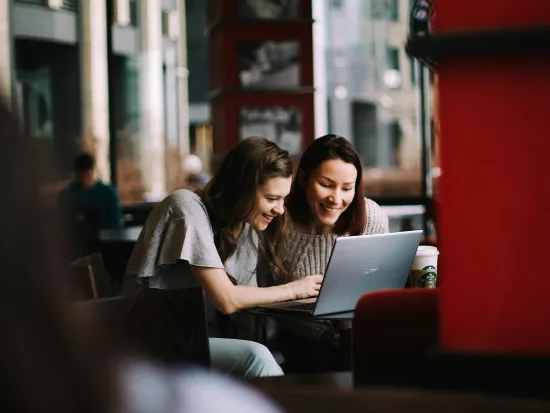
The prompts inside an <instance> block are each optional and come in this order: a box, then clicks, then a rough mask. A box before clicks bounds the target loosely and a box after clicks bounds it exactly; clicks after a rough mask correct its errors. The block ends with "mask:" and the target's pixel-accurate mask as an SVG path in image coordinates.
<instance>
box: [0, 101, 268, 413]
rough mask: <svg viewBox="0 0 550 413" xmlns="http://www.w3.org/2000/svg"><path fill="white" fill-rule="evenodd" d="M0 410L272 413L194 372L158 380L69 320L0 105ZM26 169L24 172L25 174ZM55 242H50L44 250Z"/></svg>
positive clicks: (258, 400)
mask: <svg viewBox="0 0 550 413" xmlns="http://www.w3.org/2000/svg"><path fill="white" fill-rule="evenodd" d="M0 127H1V129H2V132H3V139H2V140H1V141H0V145H1V150H0V158H1V159H0V191H1V193H2V194H3V199H2V205H1V208H2V209H1V212H2V213H1V214H0V228H1V230H2V236H3V239H4V241H5V245H6V246H5V248H2V249H0V260H1V262H2V266H3V269H2V274H1V277H2V288H1V289H0V331H2V334H1V337H0V372H1V373H0V386H1V388H2V392H1V395H0V405H1V406H2V410H3V411H6V412H23V413H39V412H40V413H42V412H56V413H74V412H79V413H119V412H120V413H162V412H176V413H177V412H205V413H206V412H219V411H227V412H241V413H245V412H246V413H247V412H276V411H278V408H277V407H275V406H274V405H273V404H272V403H271V402H269V401H268V400H267V399H265V398H264V397H262V396H260V395H259V394H257V393H255V392H253V391H252V390H250V389H248V388H246V387H244V386H242V385H240V384H238V383H235V382H233V381H231V380H229V379H227V378H224V377H220V376H217V375H215V374H213V373H210V372H208V371H202V370H193V369H190V370H167V369H163V368H160V367H158V366H156V365H154V364H151V363H149V362H147V361H145V360H140V359H138V358H135V357H129V356H128V355H123V354H121V353H119V352H115V351H114V348H113V347H111V346H110V345H109V341H108V340H105V337H104V336H103V335H102V332H101V331H100V329H99V326H98V325H97V324H95V323H94V320H93V319H92V318H90V317H89V314H88V315H86V314H85V313H84V312H81V311H74V307H73V306H74V303H71V302H70V300H69V298H70V297H72V294H71V289H72V285H71V276H70V274H69V273H68V265H67V262H68V261H66V260H65V256H64V251H62V248H61V245H63V243H62V241H60V240H59V234H60V232H59V231H52V230H51V228H53V227H54V226H52V224H51V222H48V221H47V220H45V219H44V214H45V212H44V211H43V209H42V208H41V196H40V194H39V189H38V186H39V184H41V182H39V179H41V178H42V177H43V176H45V175H44V172H46V171H47V169H48V168H44V167H42V166H41V165H40V162H38V157H37V156H36V154H35V152H34V150H33V149H34V148H33V145H32V143H31V141H30V140H29V139H28V138H26V137H23V136H22V135H21V134H20V131H19V130H18V122H17V121H16V120H15V119H14V117H13V116H12V115H11V114H10V113H9V112H8V110H7V109H6V108H5V106H3V105H1V104H0ZM29 165H32V167H29ZM52 240H56V242H52Z"/></svg>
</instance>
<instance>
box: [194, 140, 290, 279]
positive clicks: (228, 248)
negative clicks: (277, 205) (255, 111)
mask: <svg viewBox="0 0 550 413" xmlns="http://www.w3.org/2000/svg"><path fill="white" fill-rule="evenodd" d="M291 176H292V162H291V159H290V155H289V153H288V152H287V151H285V150H283V149H281V148H279V147H278V146H277V145H276V144H275V143H273V142H271V141H269V140H267V139H265V138H260V137H251V138H247V139H244V140H243V141H241V142H240V143H239V144H238V145H237V146H235V147H234V148H233V149H232V150H231V151H229V153H228V154H227V155H226V156H225V158H224V159H223V161H222V163H221V165H220V167H219V168H218V170H217V171H216V173H215V175H214V176H213V178H212V179H211V180H210V182H209V183H208V184H207V185H206V187H205V188H204V189H203V190H199V191H197V193H198V194H199V196H200V197H201V198H202V200H203V201H204V203H205V205H206V207H207V208H208V210H209V214H210V219H211V221H212V226H213V228H214V233H215V234H214V236H215V240H216V246H217V248H218V252H219V254H220V258H221V259H222V261H225V260H227V259H228V258H229V257H230V256H231V255H232V254H233V252H234V251H235V249H236V247H237V239H236V238H235V237H234V236H233V234H234V233H235V231H236V230H238V229H239V228H240V227H241V225H242V223H243V222H244V221H245V220H246V218H247V217H248V215H249V214H250V213H251V212H252V209H253V208H254V203H255V202H256V192H257V191H258V188H259V187H260V186H262V185H264V184H265V183H266V182H267V180H269V179H272V178H288V177H291ZM286 232H287V217H286V214H283V215H279V216H277V217H275V218H273V220H272V222H271V223H270V224H269V225H268V227H267V229H266V230H265V236H263V234H262V236H261V237H260V239H262V240H263V245H262V246H263V248H262V252H263V253H264V254H265V255H266V258H267V259H268V261H269V262H270V263H271V264H273V265H275V266H276V267H277V268H278V269H279V270H280V271H281V272H282V273H283V274H286V272H285V271H284V269H283V267H282V265H281V262H280V257H281V253H282V240H283V238H284V237H285V235H286Z"/></svg>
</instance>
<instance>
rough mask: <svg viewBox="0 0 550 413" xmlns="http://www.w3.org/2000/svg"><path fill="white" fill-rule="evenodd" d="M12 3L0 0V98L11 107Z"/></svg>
mask: <svg viewBox="0 0 550 413" xmlns="http://www.w3.org/2000/svg"><path fill="white" fill-rule="evenodd" d="M9 3H10V2H9V1H8V0H0V97H1V98H2V99H3V100H4V101H5V103H6V104H8V105H11V85H12V83H11V36H10V4H9Z"/></svg>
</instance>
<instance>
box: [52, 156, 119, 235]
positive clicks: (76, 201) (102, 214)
mask: <svg viewBox="0 0 550 413" xmlns="http://www.w3.org/2000/svg"><path fill="white" fill-rule="evenodd" d="M73 171H74V175H75V179H74V181H73V182H71V183H70V184H69V186H68V187H67V188H65V189H64V190H63V191H61V193H60V194H59V199H58V205H59V209H60V210H61V211H62V212H68V211H77V210H81V209H95V210H96V211H97V213H98V215H99V217H98V219H99V227H100V228H119V227H121V226H122V224H123V221H122V208H121V206H120V201H119V198H118V193H117V191H116V188H114V187H113V186H112V185H109V184H105V183H103V182H102V181H101V180H99V179H97V177H96V174H95V163H94V158H93V157H92V155H90V154H88V153H81V154H80V155H78V156H77V158H76V159H75V160H74V163H73Z"/></svg>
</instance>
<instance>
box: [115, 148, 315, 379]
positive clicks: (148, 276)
mask: <svg viewBox="0 0 550 413" xmlns="http://www.w3.org/2000/svg"><path fill="white" fill-rule="evenodd" d="M291 176H292V164H291V161H290V156H289V154H288V152H287V151H284V150H282V149H281V148H279V147H278V146H277V145H276V144H275V143H273V142H270V141H269V140H267V139H264V138H248V139H245V140H243V141H241V142H240V143H239V144H238V145H237V146H236V147H235V148H233V149H232V150H231V151H230V152H229V153H228V154H227V156H226V157H225V158H224V160H223V161H222V163H221V165H220V167H219V169H218V171H217V172H216V174H215V175H214V176H213V178H212V179H211V180H210V182H209V183H208V184H207V185H206V187H205V188H204V190H201V191H199V192H197V193H195V192H191V191H188V190H179V191H175V192H173V193H172V194H170V195H168V197H166V198H165V199H164V200H163V201H162V202H160V203H159V204H158V205H157V206H156V207H155V208H154V209H153V211H151V213H150V215H149V218H148V219H147V222H146V223H145V225H144V227H143V230H142V232H141V234H140V236H139V239H138V242H137V243H136V246H135V248H134V250H133V252H132V256H131V257H130V260H129V262H128V266H127V268H126V276H125V282H124V285H123V293H125V294H132V293H136V292H138V291H139V289H142V288H158V289H179V288H188V287H191V286H196V285H201V286H202V287H203V289H204V292H205V294H206V296H207V298H208V299H209V301H210V302H211V303H212V304H213V305H214V306H215V307H216V308H217V309H218V310H220V311H221V312H223V313H225V314H231V313H233V312H235V311H238V310H241V309H245V308H248V307H254V306H257V305H261V304H267V303H272V302H276V301H284V300H291V299H296V298H307V297H312V296H316V295H317V294H318V291H319V288H320V281H321V277H319V276H312V277H305V278H303V279H300V280H296V281H295V282H292V283H289V284H286V285H279V286H273V287H267V288H258V287H257V278H256V267H257V264H258V258H259V256H258V255H259V253H262V254H264V255H265V258H266V259H267V261H268V262H271V264H272V265H273V266H275V267H278V268H280V270H281V271H282V272H283V273H284V269H283V267H282V265H281V262H280V261H281V260H280V258H279V257H280V251H281V248H282V242H281V241H282V239H283V236H284V234H285V233H286V226H287V224H286V217H285V215H283V213H284V205H283V202H284V198H285V197H286V195H287V194H288V192H289V191H290V185H291V179H292V178H291ZM260 233H262V236H261V237H260ZM260 240H262V243H260ZM211 333H212V334H220V332H219V331H218V332H216V331H213V332H211ZM216 336H217V335H214V337H216ZM210 353H211V356H212V365H213V367H214V368H218V369H221V370H223V371H225V372H233V374H235V375H240V376H246V377H251V376H259V375H280V374H282V371H281V369H280V367H279V366H278V364H277V363H276V362H275V360H274V359H273V356H272V355H271V354H270V353H269V350H267V348H265V347H264V346H261V345H260V344H258V343H252V342H246V341H244V340H227V339H226V338H211V339H210ZM251 366H252V367H251Z"/></svg>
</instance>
